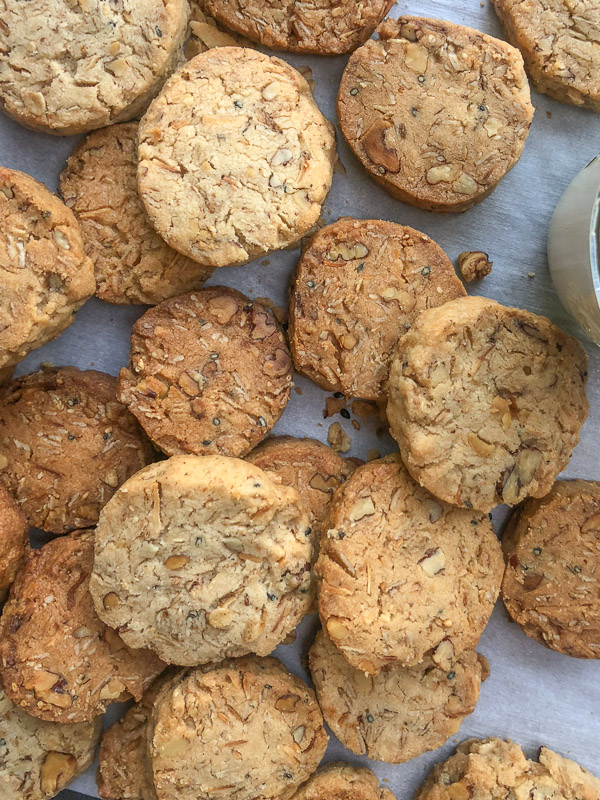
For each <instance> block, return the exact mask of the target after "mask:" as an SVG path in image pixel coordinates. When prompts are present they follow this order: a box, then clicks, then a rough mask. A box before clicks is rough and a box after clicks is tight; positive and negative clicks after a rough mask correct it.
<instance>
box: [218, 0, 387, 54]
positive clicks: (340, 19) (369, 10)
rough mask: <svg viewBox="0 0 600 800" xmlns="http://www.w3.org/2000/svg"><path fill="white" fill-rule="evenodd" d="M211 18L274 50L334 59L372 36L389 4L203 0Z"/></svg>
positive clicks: (332, 0) (377, 1)
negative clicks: (327, 56)
mask: <svg viewBox="0 0 600 800" xmlns="http://www.w3.org/2000/svg"><path fill="white" fill-rule="evenodd" d="M204 5H205V6H206V9H207V11H208V13H209V14H212V15H213V16H214V17H216V19H217V20H219V22H222V23H223V24H225V25H227V27H229V28H231V29H232V30H234V31H238V32H239V33H242V34H244V36H247V37H248V38H249V39H252V40H254V41H255V42H260V44H263V45H265V47H271V48H273V49H274V50H287V51H288V52H291V53H316V54H317V55H322V56H326V55H336V54H338V53H348V52H350V51H351V50H354V49H355V48H356V47H358V46H359V44H362V43H363V42H364V41H365V40H366V39H368V38H369V36H371V34H372V33H373V31H374V30H375V28H376V27H377V25H378V24H379V23H380V22H381V20H382V19H383V18H384V17H385V15H386V14H387V13H388V11H389V10H390V8H391V7H392V6H393V5H394V2H393V0H342V2H339V0H313V2H310V3H304V2H299V0H275V1H274V0H204Z"/></svg>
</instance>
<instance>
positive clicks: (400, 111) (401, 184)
mask: <svg viewBox="0 0 600 800" xmlns="http://www.w3.org/2000/svg"><path fill="white" fill-rule="evenodd" d="M377 33H378V34H379V38H378V39H376V40H371V41H369V42H367V43H366V44H364V45H363V46H362V47H361V48H359V49H358V50H357V51H356V53H354V54H353V55H352V56H351V57H350V60H349V61H348V64H347V66H346V69H345V71H344V74H343V76H342V81H341V84H340V89H339V93H338V100H337V108H338V117H339V120H340V126H341V129H342V132H343V134H344V136H345V137H346V140H347V142H348V144H349V145H350V147H351V149H352V150H353V152H354V154H355V155H356V157H357V158H358V159H359V161H360V162H361V163H362V165H363V166H364V167H365V169H366V170H367V171H368V173H369V174H370V175H371V177H372V178H374V179H375V181H377V183H379V184H380V185H381V186H383V188H384V189H386V190H387V191H388V192H389V193H390V194H391V195H393V196H394V197H396V198H398V199H399V200H403V201H404V202H406V203H411V204H412V205H415V206H418V207H419V208H425V209H428V210H430V211H466V210H467V209H468V208H471V206H473V205H474V204H475V203H478V202H479V201H481V200H483V199H484V198H485V197H487V195H489V194H490V193H491V192H492V191H493V190H494V189H495V187H496V186H497V184H498V183H499V182H500V180H501V179H502V178H503V177H504V175H506V173H507V172H508V171H509V170H510V169H512V167H514V165H515V164H516V163H517V161H518V160H519V157H520V155H521V151H522V150H523V145H524V144H525V139H526V138H527V135H528V133H529V126H530V125H531V120H532V118H533V106H532V105H531V101H530V96H529V84H528V83H527V76H526V75H525V69H524V67H523V59H522V57H521V54H520V53H519V51H518V50H516V49H515V48H514V47H511V45H509V44H506V42H502V41H500V40H499V39H494V38H492V37H491V36H487V35H486V34H484V33H480V32H479V31H475V30H472V29H471V28H464V27H463V26H462V25H456V24H454V23H452V22H443V21H441V20H437V19H425V18H422V17H413V16H402V17H399V18H398V19H397V20H394V19H387V20H385V22H383V23H382V24H381V25H380V26H379V28H378V29H377Z"/></svg>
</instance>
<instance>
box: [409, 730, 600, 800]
mask: <svg viewBox="0 0 600 800" xmlns="http://www.w3.org/2000/svg"><path fill="white" fill-rule="evenodd" d="M507 797H515V798H517V797H519V798H521V797H522V798H526V797H535V798H538V799H539V800H599V798H600V781H599V780H598V779H597V778H595V777H594V776H593V775H592V774H591V773H590V772H588V771H587V770H585V769H583V767H580V766H579V764H576V763H575V762H574V761H569V760H568V759H566V758H563V757H562V756H559V755H558V753H554V752H552V750H548V749H547V748H546V747H541V748H540V752H539V761H533V760H529V759H527V758H526V757H525V754H524V753H523V751H522V750H521V748H520V747H519V745H518V744H515V742H511V741H508V740H507V741H502V739H480V740H478V739H467V741H465V742H462V744H460V745H459V746H458V747H457V749H456V753H455V754H454V755H453V756H450V758H449V759H448V760H447V761H444V762H442V763H439V764H436V766H435V767H434V768H433V769H432V771H431V772H430V773H429V777H428V778H427V780H426V781H425V783H424V784H423V786H422V787H421V789H420V791H418V792H417V794H416V796H415V800H459V799H461V800H462V798H471V800H506V798H507Z"/></svg>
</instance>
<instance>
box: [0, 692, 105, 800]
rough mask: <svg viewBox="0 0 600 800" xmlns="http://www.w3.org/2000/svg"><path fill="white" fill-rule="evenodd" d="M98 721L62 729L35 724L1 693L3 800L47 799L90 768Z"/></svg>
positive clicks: (0, 778)
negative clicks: (4, 799)
mask: <svg viewBox="0 0 600 800" xmlns="http://www.w3.org/2000/svg"><path fill="white" fill-rule="evenodd" d="M101 730H102V723H101V721H100V718H98V719H96V720H94V722H91V723H80V724H75V725H62V724H57V723H56V722H43V721H42V720H39V719H35V717H32V716H30V715H29V714H27V713H26V712H25V711H22V710H21V709H20V708H19V707H18V706H15V705H14V704H13V703H11V701H10V700H9V699H8V697H7V696H6V695H5V694H4V692H3V691H2V689H1V688H0V787H1V792H2V797H4V798H6V799H7V800H9V798H10V800H47V798H50V797H54V796H55V795H56V794H58V792H60V790H61V789H64V788H65V786H67V785H68V784H69V783H70V782H71V781H72V780H74V779H75V778H76V777H77V776H78V775H81V773H82V772H85V771H86V769H87V768H88V767H89V766H91V764H92V762H93V761H94V752H95V750H96V745H97V744H98V741H99V739H100V732H101Z"/></svg>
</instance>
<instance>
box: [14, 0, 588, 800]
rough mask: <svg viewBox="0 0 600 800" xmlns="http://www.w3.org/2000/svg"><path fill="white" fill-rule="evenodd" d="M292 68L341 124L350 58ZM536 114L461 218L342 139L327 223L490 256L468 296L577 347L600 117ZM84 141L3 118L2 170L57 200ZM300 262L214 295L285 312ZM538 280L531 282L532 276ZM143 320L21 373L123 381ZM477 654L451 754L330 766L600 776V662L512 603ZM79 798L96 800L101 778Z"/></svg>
mask: <svg viewBox="0 0 600 800" xmlns="http://www.w3.org/2000/svg"><path fill="white" fill-rule="evenodd" d="M402 13H415V14H420V15H422V16H430V17H437V18H440V19H447V20H451V21H453V22H457V23H462V24H466V25H470V26H472V27H475V28H478V29H479V30H482V31H485V32H486V33H490V34H492V35H495V36H501V35H502V33H501V29H500V26H499V24H498V22H497V20H496V17H495V14H494V11H493V9H492V8H491V6H490V5H489V3H485V4H483V3H482V4H480V3H479V0H469V2H468V3H467V2H464V3H456V2H453V0H421V2H420V3H418V4H415V5H412V6H409V5H408V4H406V3H404V2H402V3H397V4H396V5H395V6H394V8H393V10H392V12H391V14H392V15H393V16H398V15H399V14H402ZM279 55H282V54H279ZM285 57H286V58H288V60H289V61H290V62H291V63H292V64H293V65H295V66H304V65H307V66H310V67H311V68H312V70H313V77H314V79H315V81H316V88H315V97H316V100H317V102H318V104H319V106H320V107H321V109H322V111H323V113H324V114H325V115H326V116H327V117H328V118H329V119H331V120H332V121H334V120H335V118H336V116H335V95H336V90H337V86H338V83H339V79H340V76H341V74H342V71H343V69H344V65H345V63H346V58H345V57H339V58H319V57H308V56H285ZM533 101H534V104H535V107H536V113H535V119H534V122H533V126H532V129H531V134H530V136H529V139H528V140H527V143H526V145H525V150H524V153H523V157H522V158H521V160H520V162H519V163H518V164H517V166H516V167H515V168H514V169H513V171H512V172H511V173H510V174H509V175H508V176H507V177H506V178H505V179H504V180H503V181H502V182H501V184H500V186H499V187H498V189H497V190H496V191H495V192H494V194H493V195H492V196H491V197H490V198H488V199H487V200H485V201H484V202H483V203H481V204H480V205H478V206H476V207H475V208H474V209H472V210H471V211H468V212H467V213H466V214H463V215H439V214H431V213H427V212H425V211H421V210H419V209H416V208H412V207H410V206H407V205H404V204H403V203H400V202H398V201H396V200H393V199H392V198H391V197H390V196H388V195H387V194H386V192H385V191H384V190H383V189H381V188H379V187H378V186H376V185H375V184H374V183H372V182H371V181H370V180H369V178H368V177H367V175H366V173H365V172H364V171H363V169H362V168H361V167H360V165H359V164H358V162H357V161H356V160H355V158H354V157H353V156H352V155H351V153H350V152H349V150H348V148H347V146H346V144H345V142H344V140H343V138H342V137H341V135H339V134H338V147H339V153H340V157H341V160H342V162H343V164H344V166H345V168H346V170H347V173H346V174H345V175H341V174H336V175H335V176H334V181H333V187H332V190H331V193H330V195H329V198H328V200H327V202H326V204H325V212H324V215H325V218H326V220H328V221H333V220H335V219H336V218H337V217H339V216H343V215H350V216H355V217H363V218H369V217H379V218H382V219H386V220H392V221H394V222H399V223H403V224H408V225H411V226H413V227H415V228H417V229H419V230H422V231H424V232H425V233H427V234H429V235H430V236H431V237H433V238H434V239H435V240H436V241H437V242H439V244H440V245H441V246H442V247H443V248H444V249H445V250H446V251H447V253H448V254H449V255H450V257H451V258H453V259H455V258H456V256H457V255H458V254H459V253H460V252H461V251H463V250H479V249H481V250H485V251H486V252H488V253H489V254H490V257H491V259H492V260H493V262H494V270H493V272H492V274H491V275H490V276H489V277H487V278H485V279H484V280H483V281H482V282H481V283H478V284H474V285H472V286H469V287H468V291H469V292H470V293H473V294H484V295H487V296H489V297H492V298H494V299H495V300H498V301H500V302H501V303H505V304H509V305H517V306H522V307H524V308H528V309H530V310H531V311H535V312H537V313H541V314H545V315H547V316H548V317H550V318H551V319H552V320H553V321H554V322H555V323H557V324H558V325H560V326H561V327H563V328H565V329H567V330H568V331H570V332H572V333H575V334H577V333H578V331H577V328H576V326H575V324H574V323H573V322H572V321H571V320H570V319H569V318H568V317H567V315H566V312H565V311H564V310H563V309H562V307H561V305H560V303H559V301H558V299H557V297H556V294H555V292H554V289H553V287H552V283H551V280H550V275H549V272H548V265H547V262H546V235H547V229H548V223H549V220H550V216H551V213H552V210H553V208H554V206H555V204H556V202H557V200H558V198H559V197H560V195H561V194H562V192H563V190H564V188H565V187H566V186H567V184H568V183H569V182H570V181H571V179H572V178H573V177H574V175H575V174H576V173H577V172H578V171H579V170H580V169H581V168H582V167H583V166H584V165H585V164H586V163H587V162H588V161H589V160H590V159H591V158H593V157H594V156H595V155H597V153H598V151H599V150H600V115H598V114H594V113H592V112H589V111H583V110H580V109H576V108H573V107H571V106H567V105H562V104H560V103H556V102H554V101H552V100H550V99H548V98H547V97H545V96H543V95H538V94H536V93H535V92H534V93H533ZM75 141H76V139H75V138H54V137H50V136H44V135H41V134H36V133H32V132H30V131H26V130H24V129H23V128H21V127H20V126H19V125H18V124H17V123H16V122H13V121H11V120H9V119H7V118H5V117H2V118H0V161H1V162H2V163H3V164H5V165H6V166H9V167H14V168H17V169H21V170H24V171H25V172H29V173H30V174H32V175H34V176H35V177H36V178H38V179H39V180H42V181H44V182H45V183H46V184H47V185H48V186H49V187H50V188H51V189H55V188H56V187H57V180H58V175H59V173H60V171H61V169H62V167H63V165H64V162H65V158H66V157H67V156H68V155H69V153H70V152H71V150H72V148H73V146H74V144H75ZM297 258H298V250H294V251H284V252H280V253H275V254H274V255H271V256H269V258H268V259H266V260H265V259H263V260H259V261H256V262H254V263H253V264H251V265H249V266H245V267H238V268H224V269H220V270H217V271H216V273H215V275H214V276H213V278H212V280H211V283H213V284H217V283H221V284H225V285H228V286H233V287H235V288H237V289H239V290H241V291H243V292H245V293H247V294H249V295H250V296H253V297H264V296H267V297H270V298H271V299H272V300H273V301H275V302H276V303H277V304H280V305H284V304H285V301H286V291H287V284H288V279H289V275H290V272H291V270H292V268H293V267H294V264H295V262H296V260H297ZM529 273H534V277H528V274H529ZM143 311H144V309H143V308H142V307H124V308H123V307H116V306H111V305H109V304H107V303H103V302H101V301H99V300H95V299H94V300H90V301H89V302H88V303H86V305H85V306H84V307H83V308H82V309H81V311H80V312H79V314H78V315H77V319H76V321H75V323H74V324H73V325H72V326H71V328H69V329H68V330H67V331H66V332H65V333H63V334H62V336H60V337H59V338H58V339H57V340H55V341H54V342H52V343H51V344H49V345H47V346H46V347H43V348H42V349H40V350H36V351H35V352H34V353H32V354H31V355H30V356H29V357H28V358H27V359H25V361H24V362H23V363H22V364H21V365H20V366H19V369H18V371H17V374H24V373H27V372H30V371H32V370H34V369H37V368H38V367H39V366H40V363H41V362H42V361H50V362H52V363H54V364H73V365H75V366H77V367H80V368H84V369H85V368H89V367H94V368H95V369H99V370H104V371H106V372H109V373H111V374H113V375H116V374H117V373H118V371H119V368H120V367H121V366H123V365H124V364H126V362H127V358H128V351H129V336H128V334H129V330H130V327H131V324H132V323H133V321H134V320H135V319H136V318H137V317H138V316H139V315H140V314H141V313H143ZM586 348H587V351H588V353H589V356H590V381H589V385H588V386H589V388H588V395H589V399H590V404H591V409H590V415H589V419H588V421H587V422H586V424H585V426H584V428H583V431H582V437H581V444H580V445H579V446H578V448H577V450H576V451H575V454H574V456H573V459H572V461H571V463H570V465H569V467H568V469H567V470H566V472H565V476H567V477H581V478H590V479H596V480H598V479H600V466H599V463H598V448H599V445H600V439H599V436H598V434H599V431H600V350H599V349H598V348H597V347H595V346H594V345H592V344H591V343H586ZM296 386H297V387H298V388H299V389H301V391H302V394H298V393H296V392H292V398H291V401H290V403H289V406H288V408H287V409H286V411H285V414H284V415H283V417H282V419H281V420H280V421H279V423H278V424H277V426H276V428H275V432H276V433H288V434H292V435H294V436H312V437H316V438H318V439H321V440H323V441H325V440H326V437H327V429H328V426H329V424H330V423H331V422H332V421H333V420H332V419H328V420H324V419H323V413H322V412H323V409H324V406H325V397H326V395H325V393H324V392H322V391H321V390H320V389H318V388H317V387H316V386H314V385H313V384H311V383H310V381H308V380H306V379H303V378H301V377H298V378H297V379H296ZM335 420H336V421H338V422H340V423H341V424H342V426H343V427H344V429H345V430H346V431H347V432H348V434H349V435H350V437H351V438H352V450H351V451H350V455H355V456H360V457H362V458H365V457H366V453H367V450H368V449H370V448H374V449H377V450H379V451H380V452H381V453H382V454H384V453H386V452H391V451H392V450H393V449H394V447H393V443H392V441H391V439H389V438H388V437H387V436H383V437H381V436H380V437H378V436H377V435H376V434H375V428H376V426H377V425H376V423H374V422H373V423H372V424H370V425H368V426H367V425H363V426H362V429H361V430H360V431H356V430H354V428H353V427H352V425H351V421H347V420H344V419H341V418H340V417H339V416H337V417H335ZM504 517H505V514H503V513H502V510H499V511H498V512H496V513H495V515H494V519H495V523H496V526H497V529H498V530H500V528H501V521H502V519H503V518H504ZM315 625H316V621H315V620H314V619H312V620H306V621H305V622H304V623H303V624H302V625H301V626H300V631H299V635H298V639H297V642H296V644H295V645H292V646H285V647H284V646H282V647H279V648H278V649H277V655H278V656H279V657H280V658H281V659H282V660H283V661H284V662H285V664H287V665H288V666H289V667H290V668H291V669H292V670H293V671H294V672H296V673H297V674H299V675H301V676H302V677H304V678H307V674H306V671H305V669H304V666H303V663H302V660H301V658H302V655H303V654H305V653H306V650H307V647H308V645H309V643H310V640H311V636H312V635H313V634H314V629H315ZM480 650H481V652H482V653H483V654H484V655H485V656H487V658H488V659H489V662H490V666H491V676H490V678H489V679H488V680H487V681H486V682H485V684H484V686H483V687H482V691H481V697H480V700H479V703H478V705H477V709H476V710H475V712H474V714H472V715H471V716H470V717H469V718H468V719H467V720H466V721H465V723H464V724H463V726H462V728H461V730H460V733H459V734H458V735H457V736H455V737H453V739H452V740H451V741H450V742H448V743H447V745H446V746H445V747H443V748H441V749H439V750H438V751H436V752H433V753H428V754H426V755H424V756H422V757H420V758H417V759H415V760H413V761H410V762H408V763H407V764H402V765H398V766H394V765H388V764H382V763H378V762H369V761H368V760H367V759H363V758H359V757H357V756H354V755H352V754H351V753H349V752H348V751H346V750H344V748H343V747H342V746H341V745H340V744H339V742H337V741H336V740H335V738H334V737H333V736H332V737H331V741H330V745H329V749H328V751H327V756H326V758H327V760H331V759H346V760H348V761H350V762H352V763H356V764H358V763H364V764H367V765H368V766H370V767H371V768H372V769H374V771H375V772H376V773H377V775H378V776H379V777H380V778H381V779H382V780H383V781H385V782H386V785H387V786H388V787H389V788H390V789H391V790H392V791H393V792H394V793H395V794H396V796H397V797H398V798H399V800H405V799H406V798H409V797H411V796H412V794H413V792H414V791H415V789H416V788H417V787H418V786H419V784H420V783H421V782H422V781H423V779H424V777H425V775H426V773H427V771H428V770H429V768H430V767H431V766H432V765H433V764H434V763H435V762H436V761H439V760H442V759H444V758H447V757H448V756H449V755H450V754H451V753H452V752H453V750H454V746H455V744H456V743H457V742H459V741H461V740H462V739H464V738H466V737H469V736H475V737H485V736H500V737H510V738H511V739H514V740H515V741H517V742H519V743H520V744H521V745H523V747H524V748H525V749H526V750H527V752H528V753H529V754H532V755H533V754H535V752H536V749H537V748H538V747H539V746H540V745H547V746H548V747H550V748H552V749H554V750H557V751H558V752H560V753H561V754H563V755H565V756H568V757H569V758H573V759H575V760H576V761H578V762H579V763H581V764H582V765H583V766H585V767H587V768H588V769H590V770H592V771H595V772H596V773H597V774H598V775H600V755H599V752H600V662H598V661H593V662H585V661H579V660H576V659H572V658H568V657H566V656H563V655H560V654H558V653H554V652H552V651H550V650H547V649H545V648H544V647H542V646H541V645H539V644H537V643H535V642H533V641H532V640H531V639H528V638H527V637H526V636H525V635H524V634H523V633H522V632H521V630H520V628H519V627H518V626H517V625H515V624H512V623H510V622H509V621H508V618H507V615H506V613H505V611H504V609H503V607H502V605H501V603H499V604H498V607H497V608H496V610H495V612H494V615H493V617H492V620H491V622H490V624H489V626H488V628H487V630H486V631H485V633H484V635H483V638H482V640H481V645H480ZM71 788H76V789H78V790H79V791H81V792H86V793H89V794H90V795H93V796H96V790H95V782H94V770H93V769H92V770H90V771H89V772H88V773H87V774H86V775H85V776H83V777H81V778H79V779H78V780H77V781H76V782H75V783H74V784H73V786H72V787H71ZM11 800H12V799H11Z"/></svg>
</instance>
